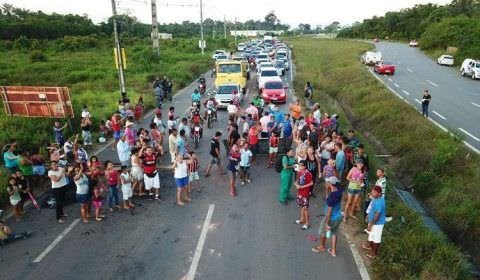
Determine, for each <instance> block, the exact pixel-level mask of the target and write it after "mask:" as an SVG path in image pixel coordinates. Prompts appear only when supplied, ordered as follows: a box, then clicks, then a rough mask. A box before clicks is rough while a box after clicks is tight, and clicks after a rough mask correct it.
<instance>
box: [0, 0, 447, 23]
mask: <svg viewBox="0 0 480 280" xmlns="http://www.w3.org/2000/svg"><path fill="white" fill-rule="evenodd" d="M450 2H451V0H343V1H335V0H329V1H325V0H276V1H275V0H236V1H233V0H203V6H204V9H203V18H204V19H205V18H213V19H216V20H223V18H224V16H225V18H226V20H227V21H232V22H233V21H234V19H235V18H237V20H239V21H246V20H249V19H254V20H257V19H258V20H263V18H264V17H265V15H266V14H267V13H268V12H269V11H272V10H273V11H274V13H275V14H276V15H277V17H278V18H279V19H280V20H281V22H282V23H286V24H290V26H292V27H296V26H298V24H300V23H308V24H310V25H312V27H314V26H316V25H323V26H325V25H327V24H330V23H332V22H333V21H339V22H340V24H341V25H346V24H351V23H354V22H355V21H360V22H361V21H362V20H363V19H366V18H371V17H373V16H382V15H384V14H385V13H386V12H388V11H399V10H401V9H403V8H409V7H413V6H414V5H415V4H426V3H435V4H441V5H443V4H447V3H450ZM0 3H1V4H4V3H9V4H12V5H14V6H15V7H20V8H26V9H29V10H34V11H37V10H41V11H43V12H45V13H53V12H56V13H60V14H68V13H71V14H80V15H83V14H86V15H88V17H89V18H91V19H92V20H93V21H94V22H96V23H98V22H101V21H105V20H106V19H107V18H108V17H109V16H110V15H111V14H112V5H111V0H80V1H79V0H0ZM116 3H117V7H118V8H117V10H118V12H119V13H127V14H130V15H132V16H135V17H136V18H137V19H138V20H139V21H140V22H143V23H151V7H150V0H117V2H116ZM157 6H158V9H157V10H158V21H159V22H160V23H170V22H182V21H184V20H190V21H194V22H199V21H200V0H157Z"/></svg>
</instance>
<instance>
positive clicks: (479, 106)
mask: <svg viewBox="0 0 480 280" xmlns="http://www.w3.org/2000/svg"><path fill="white" fill-rule="evenodd" d="M472 105H473V106H477V107H478V108H480V105H478V104H477V103H475V102H472Z"/></svg>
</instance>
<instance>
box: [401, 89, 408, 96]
mask: <svg viewBox="0 0 480 280" xmlns="http://www.w3.org/2000/svg"><path fill="white" fill-rule="evenodd" d="M402 92H403V93H405V94H406V95H410V92H408V91H406V90H404V89H402Z"/></svg>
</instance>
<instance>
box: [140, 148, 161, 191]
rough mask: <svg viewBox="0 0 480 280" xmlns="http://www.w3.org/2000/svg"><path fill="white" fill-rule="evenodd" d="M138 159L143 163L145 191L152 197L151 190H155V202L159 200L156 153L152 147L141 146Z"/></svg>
mask: <svg viewBox="0 0 480 280" xmlns="http://www.w3.org/2000/svg"><path fill="white" fill-rule="evenodd" d="M140 158H141V159H142V163H143V181H144V183H145V189H146V190H147V191H148V192H149V195H150V197H153V192H152V188H153V189H155V200H160V177H159V176H158V171H157V153H155V152H154V151H153V148H152V147H147V146H143V147H142V149H141V150H140Z"/></svg>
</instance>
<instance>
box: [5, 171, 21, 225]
mask: <svg viewBox="0 0 480 280" xmlns="http://www.w3.org/2000/svg"><path fill="white" fill-rule="evenodd" d="M7 192H8V195H9V196H10V204H11V205H12V208H13V214H14V215H15V218H16V220H17V222H19V221H20V218H21V215H22V209H21V208H22V202H21V200H22V199H21V197H20V188H19V187H18V184H17V179H15V178H14V177H10V179H8V185H7Z"/></svg>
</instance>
